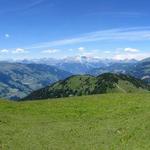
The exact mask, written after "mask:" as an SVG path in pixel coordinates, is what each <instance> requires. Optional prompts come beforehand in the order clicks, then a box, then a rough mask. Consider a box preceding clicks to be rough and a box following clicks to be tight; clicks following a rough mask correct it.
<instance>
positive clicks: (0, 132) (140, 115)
mask: <svg viewBox="0 0 150 150" xmlns="http://www.w3.org/2000/svg"><path fill="white" fill-rule="evenodd" d="M149 140H150V94H108V95H95V96H88V97H76V98H66V99H60V100H46V101H34V102H31V101H29V102H20V103H16V102H8V101H0V150H1V149H2V150H34V149H35V150H143V149H145V150H147V149H150V143H149Z"/></svg>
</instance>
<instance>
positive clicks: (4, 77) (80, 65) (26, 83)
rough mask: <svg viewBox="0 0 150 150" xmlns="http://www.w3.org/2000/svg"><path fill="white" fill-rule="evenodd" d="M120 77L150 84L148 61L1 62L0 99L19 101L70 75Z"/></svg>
mask: <svg viewBox="0 0 150 150" xmlns="http://www.w3.org/2000/svg"><path fill="white" fill-rule="evenodd" d="M104 73H115V74H116V73H117V74H118V73H119V74H120V73H121V74H126V75H130V76H133V77H135V78H138V79H141V80H143V81H144V82H146V83H150V58H147V59H144V60H142V61H137V60H134V59H133V60H111V59H110V60H109V59H103V60H102V59H100V58H93V57H86V56H77V57H68V58H63V59H53V58H52V59H33V60H21V61H12V60H11V61H9V62H8V61H7V62H4V61H3V62H0V97H4V98H7V99H13V100H16V99H20V98H23V97H26V96H27V95H28V94H30V93H31V92H33V91H35V90H38V89H41V88H44V87H45V86H48V85H51V84H53V83H55V82H57V81H59V80H63V79H66V78H68V77H70V76H72V75H85V74H89V75H91V76H95V77H96V76H99V75H101V74H104Z"/></svg>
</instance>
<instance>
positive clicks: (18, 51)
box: [12, 48, 28, 54]
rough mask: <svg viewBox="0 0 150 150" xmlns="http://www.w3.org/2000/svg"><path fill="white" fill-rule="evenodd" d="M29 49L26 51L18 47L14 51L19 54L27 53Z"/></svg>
mask: <svg viewBox="0 0 150 150" xmlns="http://www.w3.org/2000/svg"><path fill="white" fill-rule="evenodd" d="M27 52H28V51H26V50H25V49H23V48H17V49H15V50H13V51H12V53H13V54H19V53H27Z"/></svg>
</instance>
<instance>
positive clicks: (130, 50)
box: [124, 48, 139, 53]
mask: <svg viewBox="0 0 150 150" xmlns="http://www.w3.org/2000/svg"><path fill="white" fill-rule="evenodd" d="M124 51H125V52H131V53H137V52H139V50H138V49H135V48H125V49H124Z"/></svg>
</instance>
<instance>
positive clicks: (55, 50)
mask: <svg viewBox="0 0 150 150" xmlns="http://www.w3.org/2000/svg"><path fill="white" fill-rule="evenodd" d="M57 52H59V50H58V49H48V50H44V51H42V53H48V54H54V53H57Z"/></svg>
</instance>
